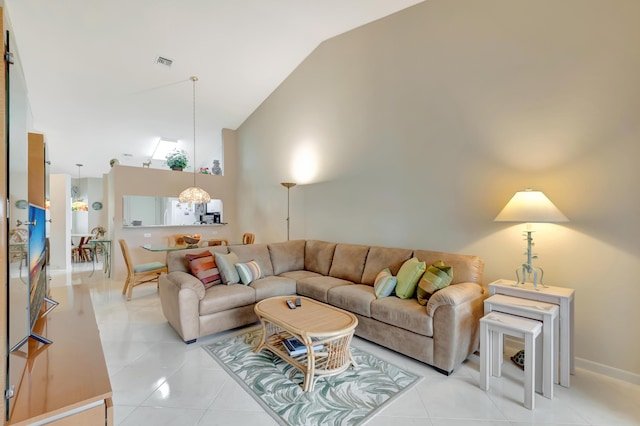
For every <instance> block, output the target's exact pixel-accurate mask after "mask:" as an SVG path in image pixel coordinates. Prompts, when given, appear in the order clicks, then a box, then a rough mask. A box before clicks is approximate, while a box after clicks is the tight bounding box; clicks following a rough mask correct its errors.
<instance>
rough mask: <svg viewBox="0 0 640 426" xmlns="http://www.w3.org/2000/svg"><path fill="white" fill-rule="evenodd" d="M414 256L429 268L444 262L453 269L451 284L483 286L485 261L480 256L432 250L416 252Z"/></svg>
mask: <svg viewBox="0 0 640 426" xmlns="http://www.w3.org/2000/svg"><path fill="white" fill-rule="evenodd" d="M413 255H414V256H415V257H417V258H418V259H420V260H421V261H424V262H425V263H426V264H427V266H429V265H433V264H434V263H436V262H437V261H438V260H442V261H443V262H444V263H445V265H447V266H451V267H452V269H453V280H452V281H451V284H458V283H464V282H472V283H477V284H482V273H483V271H484V261H483V260H482V259H481V258H480V257H478V256H472V255H467V254H455V253H444V252H440V251H431V250H415V251H414V252H413Z"/></svg>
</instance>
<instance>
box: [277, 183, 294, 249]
mask: <svg viewBox="0 0 640 426" xmlns="http://www.w3.org/2000/svg"><path fill="white" fill-rule="evenodd" d="M280 185H282V186H284V187H285V188H287V241H289V190H290V189H291V188H293V187H294V186H296V184H295V183H294V182H281V183H280Z"/></svg>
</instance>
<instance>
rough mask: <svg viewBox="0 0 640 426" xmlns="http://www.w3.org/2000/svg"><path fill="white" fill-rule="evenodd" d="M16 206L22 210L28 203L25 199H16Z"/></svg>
mask: <svg viewBox="0 0 640 426" xmlns="http://www.w3.org/2000/svg"><path fill="white" fill-rule="evenodd" d="M16 207H17V208H19V209H20V210H24V209H26V208H27V207H29V203H28V202H27V200H18V201H16Z"/></svg>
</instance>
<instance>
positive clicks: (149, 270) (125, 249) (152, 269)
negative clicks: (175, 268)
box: [118, 240, 168, 300]
mask: <svg viewBox="0 0 640 426" xmlns="http://www.w3.org/2000/svg"><path fill="white" fill-rule="evenodd" d="M118 242H119V243H120V248H121V249H122V256H124V263H125V265H127V279H126V280H125V282H124V287H123V288H122V294H125V293H127V300H131V293H132V292H133V287H135V286H137V285H140V284H144V283H148V282H150V281H156V282H158V277H159V276H160V274H163V273H164V274H166V273H168V271H167V265H165V264H164V263H162V262H149V263H142V264H138V265H134V264H133V262H132V261H131V254H130V253H129V246H127V242H126V241H125V240H118Z"/></svg>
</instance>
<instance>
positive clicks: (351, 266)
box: [329, 244, 380, 284]
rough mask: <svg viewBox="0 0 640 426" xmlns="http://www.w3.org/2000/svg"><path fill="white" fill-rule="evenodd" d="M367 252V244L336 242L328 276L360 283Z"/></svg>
mask: <svg viewBox="0 0 640 426" xmlns="http://www.w3.org/2000/svg"><path fill="white" fill-rule="evenodd" d="M367 253H369V246H361V245H357V244H338V245H337V246H336V250H335V252H334V253H333V262H331V269H330V270H329V276H331V277H334V278H340V279H343V280H348V281H351V282H354V283H357V284H358V283H360V280H361V279H362V272H363V271H364V262H365V261H366V260H367ZM378 272H380V271H378ZM374 278H375V277H374Z"/></svg>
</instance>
